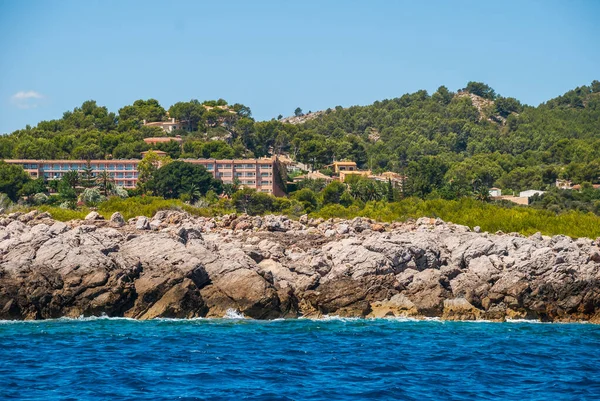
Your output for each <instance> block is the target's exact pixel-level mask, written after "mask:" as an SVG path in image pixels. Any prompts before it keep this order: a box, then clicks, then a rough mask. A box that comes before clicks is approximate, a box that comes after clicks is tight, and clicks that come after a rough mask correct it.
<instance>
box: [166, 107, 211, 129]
mask: <svg viewBox="0 0 600 401" xmlns="http://www.w3.org/2000/svg"><path fill="white" fill-rule="evenodd" d="M205 111H206V108H205V107H204V106H203V105H202V104H200V102H199V101H198V100H196V99H192V100H190V101H189V102H177V103H175V104H174V105H173V106H171V107H170V108H169V116H171V117H172V118H175V119H177V120H179V121H181V122H182V123H184V124H185V125H186V127H187V130H188V131H192V130H195V129H196V128H197V127H198V123H199V122H200V120H202V117H203V115H204V112H205Z"/></svg>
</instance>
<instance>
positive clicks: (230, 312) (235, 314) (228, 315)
mask: <svg viewBox="0 0 600 401" xmlns="http://www.w3.org/2000/svg"><path fill="white" fill-rule="evenodd" d="M223 319H246V316H244V314H243V313H241V312H240V311H238V310H237V309H233V308H229V309H227V311H226V312H225V315H224V316H223Z"/></svg>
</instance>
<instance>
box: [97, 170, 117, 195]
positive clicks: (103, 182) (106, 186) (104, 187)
mask: <svg viewBox="0 0 600 401" xmlns="http://www.w3.org/2000/svg"><path fill="white" fill-rule="evenodd" d="M96 179H97V183H98V188H99V189H100V191H101V192H102V194H103V195H104V196H108V195H109V194H110V192H111V191H112V189H113V187H114V179H113V178H112V177H111V176H110V173H109V172H108V171H106V170H102V171H101V172H100V173H99V174H98V177H97V178H96Z"/></svg>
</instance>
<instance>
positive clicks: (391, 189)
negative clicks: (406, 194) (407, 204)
mask: <svg viewBox="0 0 600 401" xmlns="http://www.w3.org/2000/svg"><path fill="white" fill-rule="evenodd" d="M387 200H388V202H393V201H394V186H393V185H392V180H391V179H390V178H388V183H387Z"/></svg>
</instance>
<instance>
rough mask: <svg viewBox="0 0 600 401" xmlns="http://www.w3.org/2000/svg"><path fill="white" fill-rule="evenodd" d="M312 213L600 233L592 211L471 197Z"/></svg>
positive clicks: (338, 207) (523, 231) (333, 208)
mask: <svg viewBox="0 0 600 401" xmlns="http://www.w3.org/2000/svg"><path fill="white" fill-rule="evenodd" d="M312 216H313V217H323V218H332V217H339V218H344V219H351V218H354V217H356V216H361V217H369V218H372V219H377V220H381V221H388V222H391V221H405V220H407V219H409V218H415V219H416V218H419V217H423V216H425V217H439V218H441V219H442V220H444V221H448V222H453V223H456V224H463V225H466V226H469V227H471V228H472V227H475V226H480V227H481V229H482V230H484V231H489V232H492V233H494V232H497V231H502V232H505V233H509V232H518V233H521V234H524V235H531V234H534V233H536V232H538V231H539V232H541V233H542V234H545V235H556V234H564V235H568V236H571V237H574V238H578V237H590V238H596V237H598V236H600V217H599V216H596V215H593V214H591V213H581V212H574V211H570V212H566V213H562V214H559V215H556V214H555V213H553V212H550V211H547V210H538V209H532V208H527V207H518V206H515V207H511V208H506V207H502V206H498V205H493V204H489V203H485V202H481V201H477V200H473V199H469V198H463V199H460V200H458V201H447V200H443V199H434V200H422V199H418V198H407V199H403V200H402V201H400V202H394V203H385V202H369V203H367V204H366V205H365V206H364V208H362V209H360V208H359V207H356V206H351V207H348V208H345V207H343V206H341V205H330V206H325V207H323V208H322V209H321V210H320V211H319V212H316V213H313V214H312Z"/></svg>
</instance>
